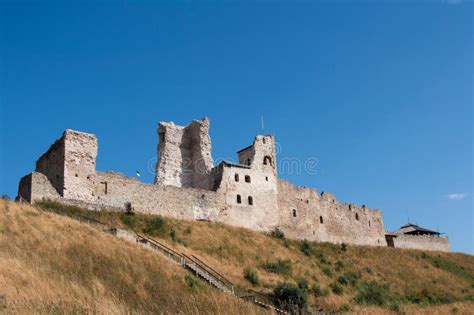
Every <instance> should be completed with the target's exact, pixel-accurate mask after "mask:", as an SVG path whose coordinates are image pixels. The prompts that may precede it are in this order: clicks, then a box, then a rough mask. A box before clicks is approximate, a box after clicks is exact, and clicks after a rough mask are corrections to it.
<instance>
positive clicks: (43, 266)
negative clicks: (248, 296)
mask: <svg viewBox="0 0 474 315" xmlns="http://www.w3.org/2000/svg"><path fill="white" fill-rule="evenodd" d="M186 274H187V273H186V271H185V270H183V269H182V268H180V267H179V266H178V265H176V264H174V263H171V262H169V261H168V260H167V259H165V258H162V257H161V256H159V255H156V254H155V253H153V252H151V251H149V250H147V249H144V248H141V247H139V246H136V245H133V244H131V243H128V242H126V241H123V240H120V239H117V238H115V237H114V236H112V235H108V234H106V233H104V232H100V231H98V230H96V229H94V228H92V227H90V226H88V225H86V224H82V223H79V222H78V221H76V220H73V219H70V218H67V217H64V216H59V215H56V214H53V213H49V212H44V211H38V210H37V209H35V208H33V207H30V206H28V205H19V204H16V203H13V202H7V201H4V200H1V201H0V313H4V312H6V313H77V312H80V313H108V314H120V313H122V314H125V313H127V314H128V313H173V314H175V313H178V312H179V313H185V314H206V313H227V312H232V313H236V314H256V313H261V309H260V308H257V307H255V306H253V305H252V304H250V303H246V302H243V301H240V300H238V299H236V298H233V297H231V296H229V295H226V294H223V293H220V292H218V291H217V290H214V289H212V288H210V287H209V286H207V285H206V284H205V283H200V287H198V288H194V289H191V288H190V287H189V286H188V285H187V284H186V282H185V276H186Z"/></svg>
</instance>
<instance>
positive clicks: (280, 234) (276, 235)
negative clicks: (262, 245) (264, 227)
mask: <svg viewBox="0 0 474 315" xmlns="http://www.w3.org/2000/svg"><path fill="white" fill-rule="evenodd" d="M270 235H271V236H272V237H274V238H277V239H279V240H282V239H284V238H285V233H283V231H282V230H280V229H279V228H274V229H273V230H272V231H271V232H270Z"/></svg>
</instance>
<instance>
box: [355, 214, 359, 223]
mask: <svg viewBox="0 0 474 315" xmlns="http://www.w3.org/2000/svg"><path fill="white" fill-rule="evenodd" d="M356 220H357V221H359V214H358V213H356Z"/></svg>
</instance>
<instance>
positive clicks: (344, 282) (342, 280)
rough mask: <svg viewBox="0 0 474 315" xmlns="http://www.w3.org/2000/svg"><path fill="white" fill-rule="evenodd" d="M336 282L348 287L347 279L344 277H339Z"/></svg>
mask: <svg viewBox="0 0 474 315" xmlns="http://www.w3.org/2000/svg"><path fill="white" fill-rule="evenodd" d="M337 282H339V283H340V284H342V285H348V284H349V279H348V278H347V277H346V276H340V277H339V278H337Z"/></svg>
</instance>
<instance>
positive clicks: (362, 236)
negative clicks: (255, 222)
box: [278, 180, 386, 246]
mask: <svg viewBox="0 0 474 315" xmlns="http://www.w3.org/2000/svg"><path fill="white" fill-rule="evenodd" d="M278 205H279V207H278V209H279V212H280V214H279V217H280V222H279V227H280V229H282V230H283V231H284V232H285V234H287V235H288V236H289V237H291V238H300V239H302V238H306V239H308V240H313V241H319V242H331V243H347V244H358V245H372V246H386V242H385V230H384V226H383V221H382V215H381V212H380V211H379V210H371V209H369V208H368V207H366V206H363V207H357V206H356V205H353V204H344V203H341V202H339V201H337V200H336V198H335V197H334V196H333V195H332V194H330V193H326V192H324V193H322V194H318V193H317V191H316V190H315V189H310V188H306V187H298V186H295V185H293V184H292V183H290V182H288V181H284V180H278Z"/></svg>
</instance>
